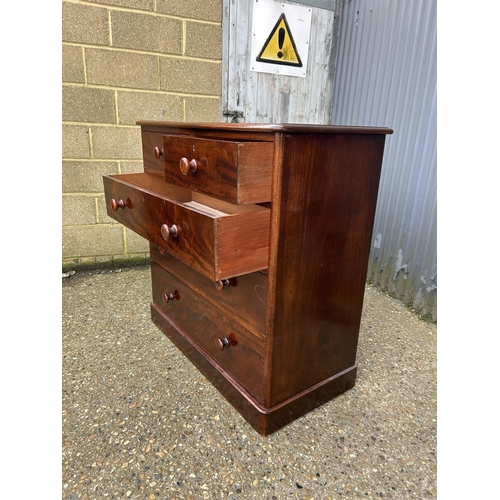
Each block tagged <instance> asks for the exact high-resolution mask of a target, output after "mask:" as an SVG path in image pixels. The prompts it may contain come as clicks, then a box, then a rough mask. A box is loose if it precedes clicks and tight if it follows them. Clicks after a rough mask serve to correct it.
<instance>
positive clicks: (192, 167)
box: [179, 158, 198, 175]
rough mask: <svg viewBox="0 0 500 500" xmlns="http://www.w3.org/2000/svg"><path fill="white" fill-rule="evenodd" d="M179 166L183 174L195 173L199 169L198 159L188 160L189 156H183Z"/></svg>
mask: <svg viewBox="0 0 500 500" xmlns="http://www.w3.org/2000/svg"><path fill="white" fill-rule="evenodd" d="M179 167H180V169H181V172H182V174H183V175H187V174H189V172H193V174H194V173H195V172H196V171H197V170H198V162H197V161H196V160H188V159H187V158H181V161H180V162H179Z"/></svg>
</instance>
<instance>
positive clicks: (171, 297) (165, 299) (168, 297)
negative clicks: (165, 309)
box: [162, 290, 181, 304]
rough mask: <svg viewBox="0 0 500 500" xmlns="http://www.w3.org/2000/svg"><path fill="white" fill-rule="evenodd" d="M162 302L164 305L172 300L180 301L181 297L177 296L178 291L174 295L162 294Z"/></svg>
mask: <svg viewBox="0 0 500 500" xmlns="http://www.w3.org/2000/svg"><path fill="white" fill-rule="evenodd" d="M162 298H163V302H165V304H168V303H169V302H172V300H180V298H181V296H180V294H179V291H178V290H176V291H175V292H174V293H164V294H163V295H162Z"/></svg>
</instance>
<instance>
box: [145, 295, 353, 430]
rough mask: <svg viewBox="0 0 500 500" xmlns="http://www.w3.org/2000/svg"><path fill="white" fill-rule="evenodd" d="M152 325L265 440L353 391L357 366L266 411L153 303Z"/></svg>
mask: <svg viewBox="0 0 500 500" xmlns="http://www.w3.org/2000/svg"><path fill="white" fill-rule="evenodd" d="M151 318H152V320H153V323H154V324H155V325H156V326H158V328H160V330H161V331H162V332H163V333H164V334H165V335H166V336H167V337H168V338H169V339H170V340H171V341H172V342H173V343H174V344H175V345H176V346H177V348H178V349H179V350H180V351H181V352H182V353H183V354H184V355H185V356H186V357H187V358H188V359H189V360H190V361H191V363H193V364H194V365H195V366H196V367H197V368H198V369H199V370H200V371H201V372H202V373H203V375H205V376H206V377H207V379H208V380H209V381H210V383H211V384H213V386H214V387H215V388H216V389H217V390H218V391H219V392H220V393H221V394H222V395H223V396H224V397H225V398H226V400H227V401H228V402H229V403H230V404H231V405H232V406H233V407H234V408H235V409H236V410H237V411H238V413H240V414H241V415H242V417H243V418H244V419H245V420H246V421H247V422H248V423H249V424H250V425H251V426H252V427H253V428H254V429H255V430H256V431H257V432H258V433H259V434H261V435H262V436H267V435H269V434H271V433H273V432H275V431H277V430H278V429H280V428H282V427H284V426H285V425H287V424H289V423H290V422H292V421H293V420H295V419H297V418H299V417H301V416H303V415H305V414H306V413H308V412H309V411H311V410H313V409H314V408H317V407H319V406H321V405H322V404H324V403H326V402H327V401H330V400H331V399H333V398H335V397H337V396H339V395H340V394H342V393H344V392H345V391H347V390H349V389H351V388H352V387H354V383H355V379H356V371H357V369H356V366H352V367H350V368H348V369H346V370H344V371H343V372H341V373H339V374H337V375H335V376H334V377H331V378H330V379H328V380H326V381H323V382H322V383H320V384H317V385H316V386H314V387H311V388H309V389H308V390H306V391H304V392H302V393H300V394H297V395H295V396H294V397H293V398H289V399H288V400H286V401H283V402H282V403H280V404H279V405H275V406H274V407H271V408H265V407H263V406H262V405H260V404H259V402H258V401H256V400H255V399H254V398H253V397H252V396H251V395H250V394H249V393H248V392H247V391H246V390H245V389H244V388H243V387H242V386H241V385H240V384H239V383H238V381H237V380H235V379H234V378H233V377H232V376H231V374H230V373H228V372H227V371H225V370H224V369H223V368H221V367H220V366H219V365H217V364H216V363H214V362H213V361H212V360H211V359H210V358H209V357H207V356H206V354H205V353H204V351H203V350H202V349H201V348H200V346H199V345H198V344H197V343H196V342H194V341H193V340H192V339H191V338H190V337H189V335H187V334H186V333H185V332H184V331H183V330H182V329H181V328H180V327H179V326H178V325H176V324H175V323H174V322H173V321H171V320H170V319H169V318H168V317H167V316H166V315H165V314H164V313H163V312H162V311H161V310H160V309H159V308H158V306H157V305H156V304H155V303H154V302H152V303H151Z"/></svg>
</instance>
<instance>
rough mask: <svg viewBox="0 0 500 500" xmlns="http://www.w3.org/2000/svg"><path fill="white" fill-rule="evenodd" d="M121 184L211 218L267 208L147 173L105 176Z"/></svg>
mask: <svg viewBox="0 0 500 500" xmlns="http://www.w3.org/2000/svg"><path fill="white" fill-rule="evenodd" d="M107 177H110V178H112V179H115V180H117V181H120V183H122V184H128V185H129V186H130V187H133V188H135V189H140V190H141V191H144V192H146V193H149V194H151V195H153V196H155V197H157V198H163V199H165V200H167V201H169V202H172V203H175V204H178V205H183V206H185V207H187V208H189V209H190V210H193V211H195V212H199V213H201V214H203V215H205V216H208V217H211V218H219V217H228V216H231V215H239V214H246V213H252V212H261V211H265V210H268V209H267V208H264V207H261V206H260V205H234V204H232V203H228V202H225V201H222V200H218V199H215V198H212V197H210V196H207V195H204V194H202V193H198V192H195V191H190V190H189V189H186V188H182V187H179V186H175V185H174V184H168V183H167V182H165V181H164V180H163V178H162V177H160V176H158V175H155V174H149V173H136V174H119V175H110V176H107Z"/></svg>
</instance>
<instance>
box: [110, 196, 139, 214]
mask: <svg viewBox="0 0 500 500" xmlns="http://www.w3.org/2000/svg"><path fill="white" fill-rule="evenodd" d="M110 205H111V208H112V209H113V210H114V211H115V212H116V211H117V210H118V209H119V208H125V207H129V208H134V203H133V201H132V200H131V199H130V198H127V199H126V200H125V201H123V200H118V201H116V200H115V199H114V198H113V199H112V200H111V203H110Z"/></svg>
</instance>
